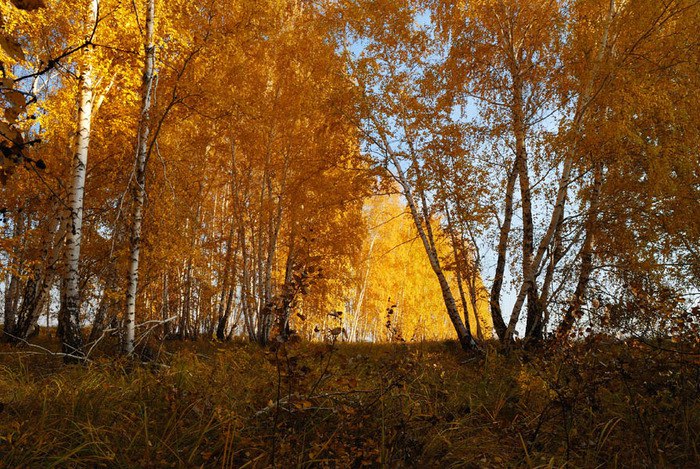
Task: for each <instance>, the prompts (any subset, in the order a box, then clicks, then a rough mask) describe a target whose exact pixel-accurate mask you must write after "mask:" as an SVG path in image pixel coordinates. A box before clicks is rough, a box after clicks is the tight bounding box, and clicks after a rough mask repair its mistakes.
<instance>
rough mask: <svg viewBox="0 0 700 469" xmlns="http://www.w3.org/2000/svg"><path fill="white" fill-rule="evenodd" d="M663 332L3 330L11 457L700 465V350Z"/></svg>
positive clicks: (18, 463)
mask: <svg viewBox="0 0 700 469" xmlns="http://www.w3.org/2000/svg"><path fill="white" fill-rule="evenodd" d="M42 341H44V342H42ZM39 343H43V345H44V346H46V347H47V348H51V347H52V346H53V345H52V342H50V340H49V339H48V338H46V337H43V338H39ZM665 348H669V347H666V346H663V344H643V343H639V342H627V343H619V342H610V341H606V340H603V339H594V340H589V341H585V342H581V343H577V344H574V345H572V346H569V347H564V348H563V350H562V351H557V352H556V353H553V352H550V351H549V350H554V347H551V348H548V347H544V348H541V349H538V350H529V351H527V352H524V351H521V350H515V351H510V352H508V353H505V352H504V351H502V350H499V349H498V347H496V346H495V345H494V344H491V345H486V346H485V347H484V349H483V350H482V351H479V352H472V353H469V352H463V351H461V350H460V349H459V348H458V347H457V346H456V344H454V343H451V342H446V343H435V342H433V343H415V344H345V343H337V344H321V343H314V344H309V343H303V342H299V343H293V344H279V345H278V346H277V347H272V348H266V349H263V348H260V347H258V346H256V345H253V344H246V343H238V342H234V343H216V342H197V343H193V342H184V343H183V342H177V341H166V342H165V343H163V344H162V345H160V346H158V347H155V346H152V350H151V352H152V353H151V354H150V356H149V358H150V361H148V362H147V363H140V362H135V361H134V360H127V359H125V358H114V356H109V353H107V352H109V351H102V352H101V353H102V354H103V355H102V356H100V355H96V356H95V357H94V359H93V360H92V361H91V362H90V363H88V364H86V365H68V366H67V365H63V364H62V362H61V359H60V357H56V356H50V355H47V354H46V353H45V352H44V351H42V350H40V349H36V348H30V347H26V346H25V347H23V348H20V349H17V348H13V347H11V346H3V347H2V349H1V350H0V352H1V353H2V354H1V355H0V403H1V404H0V461H2V462H1V463H0V466H2V467H44V466H69V467H100V466H106V467H114V466H116V467H284V468H286V467H362V466H371V467H379V466H386V467H562V466H567V467H601V466H603V467H607V466H613V467H614V466H619V467H640V466H654V465H655V466H660V467H663V466H675V467H697V466H699V465H700V455H699V453H698V446H699V445H700V403H699V400H698V397H699V395H700V367H699V363H700V360H698V357H699V356H698V355H696V354H695V353H694V352H687V351H686V352H685V353H677V352H671V351H666V350H663V349H665ZM557 349H559V348H557Z"/></svg>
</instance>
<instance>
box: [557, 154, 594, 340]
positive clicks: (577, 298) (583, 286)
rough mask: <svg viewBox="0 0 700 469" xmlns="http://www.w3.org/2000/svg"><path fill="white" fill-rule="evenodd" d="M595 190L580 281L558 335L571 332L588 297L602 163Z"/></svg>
mask: <svg viewBox="0 0 700 469" xmlns="http://www.w3.org/2000/svg"><path fill="white" fill-rule="evenodd" d="M593 178H594V179H593V188H592V189H593V190H592V192H591V200H590V203H589V208H588V214H587V216H586V235H585V237H584V239H583V245H582V246H581V252H580V253H579V257H580V258H581V270H580V272H579V277H578V282H577V283H576V290H575V291H574V297H573V299H572V300H571V302H570V304H569V307H568V309H567V310H566V313H565V315H564V320H563V321H562V323H561V325H560V326H559V329H558V330H557V336H559V337H566V336H568V335H569V333H570V332H571V328H572V327H573V325H574V323H575V322H576V321H577V320H578V319H579V318H580V317H581V307H582V306H583V302H584V300H585V297H586V292H587V290H588V284H589V282H590V279H591V273H592V272H593V242H594V238H595V230H596V221H597V219H598V209H599V202H600V189H601V186H602V184H603V169H602V167H601V165H600V164H596V168H595V171H594V176H593Z"/></svg>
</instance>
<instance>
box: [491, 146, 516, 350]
mask: <svg viewBox="0 0 700 469" xmlns="http://www.w3.org/2000/svg"><path fill="white" fill-rule="evenodd" d="M517 166H518V161H517V157H516V160H515V162H514V163H513V168H511V170H510V172H509V173H508V182H507V184H506V199H505V203H506V206H505V213H504V214H503V223H502V224H501V229H500V234H499V238H498V260H497V261H496V273H495V275H494V278H493V284H492V285H491V296H490V302H491V317H492V318H493V327H494V329H496V334H498V337H499V338H500V339H501V341H505V340H506V329H507V326H506V323H505V321H504V320H503V314H502V312H501V289H502V288H503V277H504V272H505V266H506V255H507V250H508V237H509V236H510V225H511V222H512V220H513V192H515V181H516V179H517V176H518V172H517Z"/></svg>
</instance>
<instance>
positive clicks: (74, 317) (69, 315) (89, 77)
mask: <svg viewBox="0 0 700 469" xmlns="http://www.w3.org/2000/svg"><path fill="white" fill-rule="evenodd" d="M98 8H99V3H98V0H92V1H91V2H90V20H91V21H92V25H89V26H88V27H89V28H92V27H94V25H95V24H97V14H98ZM84 54H85V55H84V66H83V67H84V68H83V72H82V74H81V75H80V103H79V108H78V132H77V135H76V151H75V156H74V157H73V168H72V172H73V180H72V185H71V190H70V193H69V196H68V213H67V218H68V220H67V230H66V250H65V273H64V288H65V290H64V296H63V305H62V307H61V313H60V314H59V333H60V336H61V341H62V343H63V352H64V353H66V354H69V355H81V354H82V346H83V344H82V337H81V336H80V286H79V278H78V267H79V264H80V246H81V241H82V234H83V229H82V227H83V198H84V194H85V174H86V169H87V159H88V151H89V147H90V124H91V121H92V106H93V99H94V90H93V81H94V76H93V70H92V63H91V61H92V47H87V48H86V49H85V51H84Z"/></svg>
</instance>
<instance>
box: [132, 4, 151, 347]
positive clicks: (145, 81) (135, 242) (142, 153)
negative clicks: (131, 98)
mask: <svg viewBox="0 0 700 469" xmlns="http://www.w3.org/2000/svg"><path fill="white" fill-rule="evenodd" d="M154 18H155V0H146V41H145V44H144V50H145V54H146V57H145V62H144V65H143V78H142V83H141V117H140V119H139V128H138V136H137V143H136V162H135V168H134V171H135V176H136V177H135V184H134V186H133V188H132V202H133V210H134V211H133V214H132V220H131V237H130V240H129V241H130V242H129V272H128V285H127V289H126V321H125V328H126V331H125V336H126V338H125V341H124V352H125V353H127V354H130V353H132V352H133V351H134V339H135V331H136V295H137V293H138V282H139V256H140V254H141V224H142V221H143V205H144V198H145V195H146V164H147V163H148V144H149V138H150V121H151V115H150V114H151V94H152V91H153V71H154V67H155V53H156V48H155V44H154V43H153V29H154V24H153V23H154Z"/></svg>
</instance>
